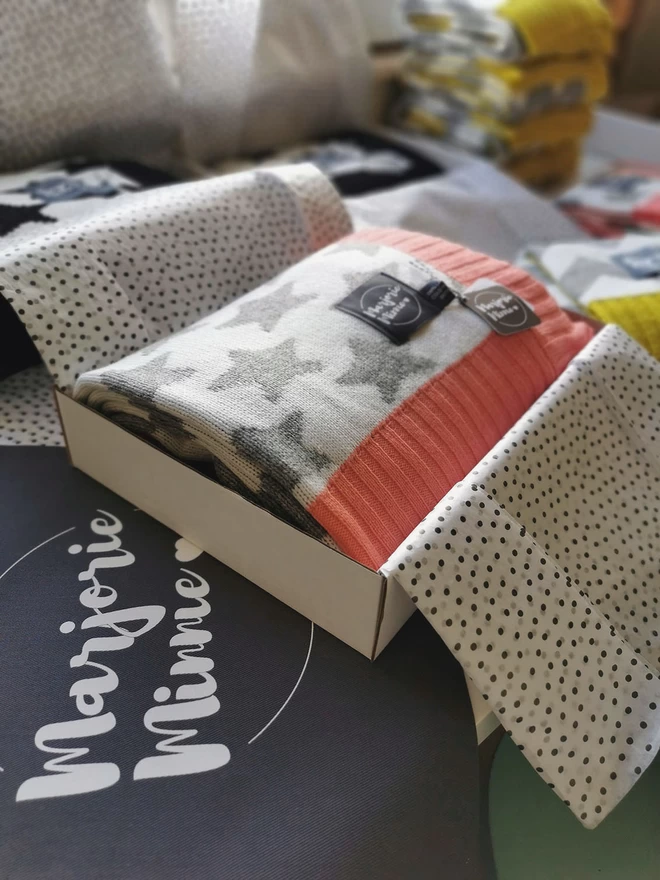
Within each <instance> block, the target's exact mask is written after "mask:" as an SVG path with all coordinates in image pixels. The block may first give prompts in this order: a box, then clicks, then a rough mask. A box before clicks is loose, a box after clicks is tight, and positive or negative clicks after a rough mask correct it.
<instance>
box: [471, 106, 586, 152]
mask: <svg viewBox="0 0 660 880" xmlns="http://www.w3.org/2000/svg"><path fill="white" fill-rule="evenodd" d="M470 118H471V119H472V121H473V122H474V123H475V124H476V125H478V126H480V127H481V128H483V129H484V130H485V131H488V132H489V133H490V134H492V135H494V136H495V137H497V138H498V139H499V140H500V141H502V143H504V144H505V145H506V146H507V147H508V149H509V151H510V152H511V153H513V154H516V153H523V152H525V151H526V150H530V149H532V148H534V147H539V146H541V145H548V146H550V145H552V144H559V143H561V142H562V141H566V140H577V139H578V138H581V137H584V135H586V134H588V132H589V129H590V128H591V123H592V118H593V114H592V112H591V109H590V108H588V107H570V108H567V109H559V110H548V111H547V112H546V113H542V114H539V115H538V116H532V117H530V118H529V119H525V120H523V121H522V122H521V123H519V124H518V125H505V124H503V123H501V122H498V121H497V120H495V119H493V118H492V117H490V116H488V115H486V114H482V113H473V114H471V117H470Z"/></svg>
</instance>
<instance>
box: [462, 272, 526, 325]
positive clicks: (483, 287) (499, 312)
mask: <svg viewBox="0 0 660 880" xmlns="http://www.w3.org/2000/svg"><path fill="white" fill-rule="evenodd" d="M460 300H461V302H462V303H463V305H464V306H466V307H467V308H468V309H470V311H472V312H474V313H475V315H479V317H480V318H483V320H484V321H485V322H486V323H487V324H488V326H489V327H491V329H493V330H494V331H495V332H496V333H499V334H500V336H512V335H513V334H514V333H521V332H522V331H523V330H529V329H530V328H531V327H537V326H538V325H539V324H540V323H541V319H540V318H539V317H538V315H537V314H536V312H535V311H534V310H533V309H532V307H531V306H530V305H529V304H528V303H526V302H525V300H524V299H521V298H520V297H519V296H516V294H515V293H513V292H512V291H511V290H509V289H508V288H507V287H503V286H502V285H501V284H496V283H495V282H494V281H489V280H488V279H485V278H484V279H481V280H480V281H476V282H475V283H474V284H473V285H472V286H471V287H469V288H468V289H467V290H466V291H465V292H464V293H463V294H462V295H461V297H460Z"/></svg>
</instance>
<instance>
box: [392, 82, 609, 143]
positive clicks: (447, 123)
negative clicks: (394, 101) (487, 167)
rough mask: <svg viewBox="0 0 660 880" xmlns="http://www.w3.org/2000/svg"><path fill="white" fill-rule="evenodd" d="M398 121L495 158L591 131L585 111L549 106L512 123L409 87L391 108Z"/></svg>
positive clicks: (589, 116)
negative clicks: (550, 107) (551, 107)
mask: <svg viewBox="0 0 660 880" xmlns="http://www.w3.org/2000/svg"><path fill="white" fill-rule="evenodd" d="M394 112H395V117H396V119H397V121H398V122H399V123H400V124H401V125H403V126H404V127H405V128H408V129H411V130H413V131H418V132H422V133H423V134H432V135H439V136H441V137H444V138H446V139H447V140H448V141H449V142H451V143H453V144H455V145H456V146H458V147H460V148H461V149H465V150H470V151H471V152H474V153H479V154H481V155H484V156H488V157H491V158H494V159H498V160H506V159H509V158H510V157H512V156H518V155H521V154H524V153H527V152H530V151H533V150H538V149H541V148H547V147H550V146H556V145H558V144H561V143H563V142H566V141H570V140H573V141H575V140H578V139H580V138H582V137H584V136H585V135H586V134H588V132H589V130H590V129H591V125H592V121H593V114H592V111H591V109H590V108H589V107H586V106H575V107H565V108H554V109H549V110H546V111H545V112H544V113H539V114H537V115H532V116H528V117H526V118H524V119H522V120H521V121H519V122H517V123H516V124H509V123H505V122H501V121H500V120H499V119H497V118H496V117H493V116H490V115H488V114H487V113H484V112H481V111H477V110H470V109H467V108H466V107H465V106H464V105H461V104H460V102H458V101H456V100H455V99H454V97H453V95H452V94H450V93H449V92H442V91H438V90H437V89H419V88H410V87H409V88H408V90H407V92H406V93H404V95H403V96H402V98H401V99H400V100H399V103H398V106H397V107H396V108H395V111H394Z"/></svg>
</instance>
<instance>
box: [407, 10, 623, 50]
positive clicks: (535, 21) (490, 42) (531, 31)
mask: <svg viewBox="0 0 660 880" xmlns="http://www.w3.org/2000/svg"><path fill="white" fill-rule="evenodd" d="M406 12H407V15H408V20H409V21H410V23H411V24H412V25H413V27H415V28H417V29H418V30H424V31H431V32H434V31H438V32H440V33H446V34H450V35H451V36H452V37H454V38H457V39H459V40H460V39H461V38H463V39H464V40H465V41H466V43H467V44H472V45H475V44H476V45H477V46H478V47H479V49H480V51H482V52H483V53H485V54H489V55H492V56H495V57H498V58H504V59H507V60H518V59H520V58H529V57H538V56H541V55H580V54H582V53H596V54H601V55H609V54H610V53H611V52H612V48H613V38H614V29H613V25H612V20H611V18H610V16H609V14H608V12H607V10H606V9H605V7H604V5H603V4H602V3H601V2H600V0H551V2H549V0H407V2H406Z"/></svg>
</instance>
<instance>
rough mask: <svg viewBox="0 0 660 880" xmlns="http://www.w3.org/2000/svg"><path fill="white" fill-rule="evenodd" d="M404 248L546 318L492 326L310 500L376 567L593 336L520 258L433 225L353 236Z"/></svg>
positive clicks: (360, 557)
mask: <svg viewBox="0 0 660 880" xmlns="http://www.w3.org/2000/svg"><path fill="white" fill-rule="evenodd" d="M351 239H353V240H358V241H368V242H376V243H380V244H383V245H387V246H389V247H394V248H398V249H399V250H401V251H403V252H404V253H406V254H409V255H411V256H414V257H417V258H418V259H420V260H424V261H425V262H426V263H428V264H429V265H431V266H433V267H434V268H436V269H438V270H440V271H442V272H444V273H445V274H447V275H449V276H451V277H452V278H455V279H456V280H457V281H460V282H461V283H463V284H466V285H469V284H472V283H473V282H474V281H477V280H478V279H479V278H489V279H492V280H493V281H495V282H498V283H500V284H503V285H504V286H506V287H508V288H509V289H510V290H513V291H514V292H515V293H517V294H518V295H519V296H522V297H523V298H524V299H525V300H527V302H529V303H530V304H531V305H532V307H533V308H534V310H535V311H536V313H537V315H538V316H539V318H541V324H540V325H539V326H538V327H536V328H533V329H532V330H527V331H525V332H524V333H520V334H518V335H515V336H509V337H506V338H504V337H500V336H497V334H495V333H489V335H488V336H487V337H486V338H485V339H484V341H483V342H481V343H480V344H479V345H478V346H476V347H475V348H474V349H473V350H472V351H471V352H470V353H469V354H467V355H465V356H464V357H463V358H461V359H460V360H459V361H457V362H456V363H454V364H452V365H451V367H449V368H448V369H447V370H445V371H444V372H443V373H441V374H440V375H438V376H435V377H434V378H433V379H431V380H429V381H428V382H427V383H426V384H424V385H423V386H422V387H421V388H419V389H418V390H417V391H416V392H415V393H414V394H413V395H411V396H410V397H409V398H408V399H407V400H406V401H404V402H403V403H402V404H401V405H400V406H398V407H397V408H396V409H395V410H394V411H393V412H392V413H391V414H390V415H389V416H388V417H387V418H386V419H384V420H383V421H382V422H381V423H380V424H379V425H378V426H377V427H376V428H375V429H374V430H373V431H372V432H371V434H370V435H369V436H368V437H367V438H365V439H364V440H363V441H362V442H361V443H360V444H359V445H358V446H357V448H356V449H355V450H354V451H353V453H352V454H351V455H350V456H349V457H348V458H347V459H346V461H345V462H344V463H343V464H342V465H341V467H340V468H339V469H338V470H337V471H336V472H335V473H334V474H333V475H332V477H331V478H330V480H329V481H328V484H327V485H326V487H325V488H324V489H323V491H322V492H321V493H320V494H319V495H318V497H317V498H316V499H315V500H314V502H313V504H312V505H311V507H310V508H309V511H310V513H311V514H312V516H314V517H315V519H316V520H317V521H318V522H319V523H321V525H322V526H324V528H325V529H326V530H327V532H328V533H329V534H330V535H331V536H332V537H333V539H334V540H335V541H336V542H337V544H338V546H339V547H340V548H341V549H342V550H343V551H344V552H345V553H346V554H347V555H348V556H351V557H352V558H354V559H356V560H357V561H358V562H361V563H363V564H364V565H367V566H369V567H370V568H373V569H377V568H378V567H379V566H380V565H382V563H383V562H384V561H385V560H386V559H387V558H388V557H389V556H390V554H391V553H392V552H393V551H394V550H395V549H396V547H398V545H399V544H400V543H401V542H402V541H403V540H404V539H405V537H406V536H407V535H408V534H410V532H411V531H412V530H413V529H414V528H415V526H417V525H418V524H419V522H420V521H421V520H422V519H423V518H424V517H425V516H426V515H427V513H428V512H429V511H430V510H432V509H433V508H434V507H435V505H436V504H437V503H438V501H439V500H440V499H442V498H443V496H444V495H445V494H446V493H447V492H448V491H449V490H450V489H451V487H452V486H453V485H454V484H455V483H456V482H458V481H459V480H462V479H463V478H464V477H465V475H466V474H467V473H468V472H469V471H470V470H471V469H472V468H473V467H474V466H475V465H476V464H477V463H478V462H479V461H480V460H481V459H482V458H483V457H484V456H485V455H486V453H487V452H488V451H489V450H490V449H491V448H492V447H493V446H494V445H495V443H496V442H497V441H498V440H500V439H501V437H502V436H503V434H504V433H505V432H506V431H507V430H508V429H509V428H510V427H511V426H512V425H513V424H514V423H515V422H516V421H517V420H518V419H519V418H520V417H521V416H522V415H523V414H524V413H525V411H526V410H527V409H528V408H529V407H530V406H531V405H532V403H534V401H535V400H536V399H537V398H538V397H539V396H540V395H541V394H542V393H543V392H544V391H545V390H546V388H548V386H549V385H550V384H551V383H552V382H553V381H554V380H555V379H556V378H557V376H559V374H560V373H561V372H562V371H563V370H564V368H565V367H566V365H567V364H568V362H569V361H570V360H571V358H572V357H573V356H574V355H575V354H576V353H577V352H578V351H579V350H580V349H581V348H583V347H584V345H586V343H587V342H588V341H589V340H590V339H591V337H592V336H593V331H592V330H591V328H590V327H588V326H587V325H586V324H584V323H582V322H572V321H571V320H570V319H569V318H568V317H567V316H566V315H565V314H564V313H563V312H562V311H561V310H560V309H559V308H558V306H557V305H556V303H555V302H554V300H553V299H552V298H551V297H550V295H549V294H548V293H547V292H546V290H545V289H544V288H543V286H542V285H541V284H539V283H538V282H537V281H535V280H534V279H532V278H531V277H530V276H529V275H527V274H526V273H525V272H523V271H522V270H521V269H518V268H516V267H514V266H510V265H508V264H507V263H502V262H501V261H499V260H495V259H493V258H492V257H488V256H485V255H483V254H478V253H474V252H473V251H470V250H468V249H467V248H464V247H461V246H460V245H457V244H452V243H451V242H447V241H443V240H441V239H437V238H432V237H430V236H427V235H421V234H416V233H410V232H404V231H401V230H381V229H374V230H365V231H362V232H359V233H355V234H354V235H353V236H350V238H349V239H347V240H348V241H350V240H351Z"/></svg>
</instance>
